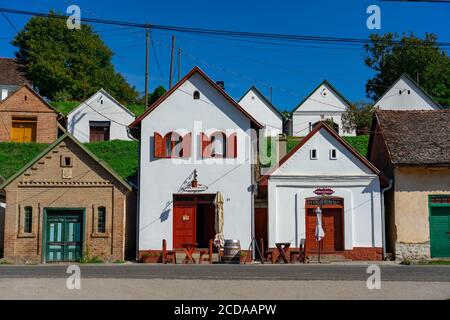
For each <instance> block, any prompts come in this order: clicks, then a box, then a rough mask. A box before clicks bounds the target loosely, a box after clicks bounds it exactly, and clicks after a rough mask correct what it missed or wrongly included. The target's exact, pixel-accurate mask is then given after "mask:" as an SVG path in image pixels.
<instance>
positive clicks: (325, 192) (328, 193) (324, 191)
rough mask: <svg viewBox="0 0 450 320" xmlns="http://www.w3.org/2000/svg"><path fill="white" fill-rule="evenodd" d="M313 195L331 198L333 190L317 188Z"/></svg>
mask: <svg viewBox="0 0 450 320" xmlns="http://www.w3.org/2000/svg"><path fill="white" fill-rule="evenodd" d="M314 193H315V194H316V195H318V196H331V195H332V194H334V190H332V189H330V188H319V189H316V190H314Z"/></svg>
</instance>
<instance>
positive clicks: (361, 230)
mask: <svg viewBox="0 0 450 320" xmlns="http://www.w3.org/2000/svg"><path fill="white" fill-rule="evenodd" d="M320 187H327V188H331V189H333V190H334V191H335V193H334V194H333V196H336V197H341V198H343V199H344V246H345V247H344V249H345V250H351V249H352V248H353V247H381V246H382V232H381V203H380V186H379V182H378V178H377V177H371V178H370V177H368V178H363V177H314V178H311V177H296V178H290V179H281V178H277V177H274V178H270V180H269V189H268V191H269V240H268V241H269V246H271V247H274V246H275V243H277V242H291V243H292V244H293V245H294V244H295V246H298V243H299V240H300V239H302V238H305V237H306V233H305V232H306V231H305V223H306V211H305V200H306V198H311V197H316V195H315V194H314V190H316V189H317V188H320Z"/></svg>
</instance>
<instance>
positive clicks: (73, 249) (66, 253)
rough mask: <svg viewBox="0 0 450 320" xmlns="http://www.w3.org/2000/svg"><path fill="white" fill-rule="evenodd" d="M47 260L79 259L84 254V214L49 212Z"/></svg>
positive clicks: (65, 260) (67, 260) (66, 260)
mask: <svg viewBox="0 0 450 320" xmlns="http://www.w3.org/2000/svg"><path fill="white" fill-rule="evenodd" d="M46 232H47V233H46V261H47V262H69V261H70V262H71V261H79V260H80V258H81V255H82V248H83V240H82V239H83V238H82V214H67V215H66V214H53V213H52V214H49V215H48V217H47V229H46Z"/></svg>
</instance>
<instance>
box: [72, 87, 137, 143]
mask: <svg viewBox="0 0 450 320" xmlns="http://www.w3.org/2000/svg"><path fill="white" fill-rule="evenodd" d="M101 100H103V104H101ZM93 109H94V110H93ZM134 119H135V117H134V116H133V115H132V114H131V112H127V111H126V110H124V109H123V108H122V107H121V106H119V105H118V102H116V101H114V100H113V99H111V98H110V97H109V96H108V95H107V94H105V93H104V92H102V90H101V91H99V92H97V93H96V94H95V95H93V96H92V97H91V98H89V99H88V100H87V101H86V102H83V103H82V104H81V105H80V106H79V107H77V108H76V109H74V110H73V111H72V112H71V113H70V114H69V115H68V116H67V130H68V131H69V132H70V133H71V134H72V135H73V136H75V138H77V139H78V140H79V141H80V142H83V143H86V142H89V131H90V127H89V122H90V121H109V122H110V124H111V126H110V140H126V141H129V140H131V139H130V138H129V137H128V135H127V128H126V126H128V125H129V124H130V123H131V122H133V121H134Z"/></svg>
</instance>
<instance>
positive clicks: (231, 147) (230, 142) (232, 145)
mask: <svg viewBox="0 0 450 320" xmlns="http://www.w3.org/2000/svg"><path fill="white" fill-rule="evenodd" d="M227 158H237V133H233V134H232V135H230V136H229V137H228V139H227Z"/></svg>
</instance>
